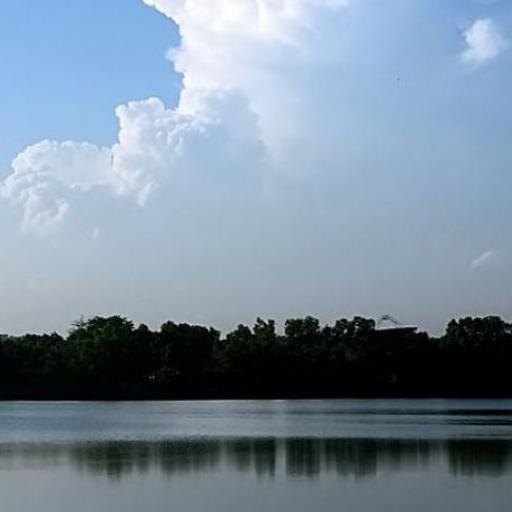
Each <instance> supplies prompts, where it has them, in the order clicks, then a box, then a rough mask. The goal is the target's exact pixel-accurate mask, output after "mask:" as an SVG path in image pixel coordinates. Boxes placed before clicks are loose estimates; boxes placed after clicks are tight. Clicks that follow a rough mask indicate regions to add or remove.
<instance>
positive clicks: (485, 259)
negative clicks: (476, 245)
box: [471, 250, 498, 270]
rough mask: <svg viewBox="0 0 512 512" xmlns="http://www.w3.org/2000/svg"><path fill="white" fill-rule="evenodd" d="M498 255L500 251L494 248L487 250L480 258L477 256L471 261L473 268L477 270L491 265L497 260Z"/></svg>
mask: <svg viewBox="0 0 512 512" xmlns="http://www.w3.org/2000/svg"><path fill="white" fill-rule="evenodd" d="M497 257H498V253H497V252H496V251H494V250H490V251H486V252H484V253H483V254H481V255H480V256H478V258H475V259H474V260H473V261H472V262H471V270H477V269H479V268H481V267H485V266H487V265H490V264H491V263H493V262H494V261H496V258H497Z"/></svg>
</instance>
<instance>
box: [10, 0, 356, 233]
mask: <svg viewBox="0 0 512 512" xmlns="http://www.w3.org/2000/svg"><path fill="white" fill-rule="evenodd" d="M144 2H145V3H146V4H148V5H150V6H152V7H154V8H156V9H158V10H159V11H160V12H162V13H163V14H164V15H166V16H168V17H169V18H171V19H172V20H173V21H174V22H176V23H177V24H178V25H179V28H180V34H181V42H180V45H179V47H178V48H176V49H174V50H173V51H172V52H171V53H172V59H173V60H174V62H175V67H176V69H177V70H178V71H179V72H181V73H182V74H183V82H184V87H183V90H182V93H181V98H180V101H179V103H178V105H177V106H176V108H174V109H169V108H167V107H166V106H165V105H164V104H163V102H162V101H161V100H160V99H158V98H150V99H147V100H143V101H134V102H131V103H128V104H127V105H121V106H119V107H118V108H117V109H116V115H117V118H118V120H119V135H118V141H117V143H115V144H114V145H113V146H112V147H107V148H101V147H97V146H95V145H93V144H88V143H80V142H69V141H68V142H63V143H59V142H55V141H44V142H41V143H39V144H36V145H34V146H31V147H29V148H27V149H25V150H24V151H23V152H22V153H21V154H20V155H18V157H17V158H16V159H15V160H14V162H13V164H12V172H11V174H10V175H9V176H8V177H7V179H6V180H5V181H4V182H3V183H2V184H0V196H1V197H3V198H4V199H6V200H7V201H9V202H10V203H11V204H14V205H17V206H18V207H19V208H20V209H21V211H22V212H23V222H22V225H23V228H24V229H25V230H37V231H40V232H49V231H52V230H54V229H56V228H57V227H58V226H59V225H60V224H61V223H62V222H63V221H64V220H65V219H66V218H67V217H68V216H69V215H71V214H72V213H73V207H74V198H75V197H76V196H77V195H79V194H81V193H86V192H88V191H91V190H93V189H96V188H102V189H104V190H106V191H108V192H109V193H111V194H112V195H113V196H114V197H120V198H126V199H131V200H133V201H134V202H135V203H136V204H138V205H139V206H144V205H145V204H146V203H147V201H148V200H149V198H150V197H151V196H152V194H154V193H155V191H156V190H158V189H159V188H161V187H163V186H164V187H165V186H167V185H172V184H173V183H174V182H175V181H180V180H181V179H183V176H184V175H193V174H194V173H204V168H205V167H208V168H209V169H211V172H217V173H219V176H220V178H222V176H223V175H225V173H226V172H229V173H231V174H236V173H248V172H250V171H251V170H253V169H255V168H258V167H259V166H261V165H263V162H265V163H266V165H267V166H268V164H269V162H270V161H271V159H272V158H273V157H274V156H275V155H276V153H277V152H278V148H279V143H280V141H282V140H284V139H286V138H287V137H289V136H290V133H291V132H292V131H293V127H294V126H297V125H298V123H296V122H294V120H293V113H292V110H293V107H290V106H289V104H290V102H292V103H293V101H294V88H293V84H300V83H301V77H297V79H295V78H294V77H293V69H295V70H296V71H297V70H302V69H303V65H304V63H305V60H308V62H309V63H310V64H311V63H313V62H315V60H317V59H318V58H319V57H318V56H319V55H322V53H324V52H322V51H321V47H322V45H325V41H329V44H332V43H333V42H334V41H335V38H336V37H337V36H338V34H337V29H338V27H333V28H332V29H331V30H327V29H326V26H325V24H321V23H319V20H321V15H322V14H323V13H333V12H335V11H338V10H339V9H340V8H341V7H343V6H344V5H345V4H346V3H347V0H280V1H278V2H276V1H275V0H243V1H240V0H144ZM283 81H285V82H283ZM286 82H287V83H286ZM295 87H298V88H299V91H295V96H300V94H301V92H300V88H301V87H303V86H302V85H299V86H297V85H296V86H295ZM295 100H296V98H295ZM287 105H288V107H287ZM276 112H279V113H280V115H278V116H276Z"/></svg>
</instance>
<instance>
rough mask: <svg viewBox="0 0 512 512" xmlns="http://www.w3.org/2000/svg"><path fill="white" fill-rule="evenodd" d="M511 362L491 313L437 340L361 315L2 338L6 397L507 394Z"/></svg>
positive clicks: (77, 327)
mask: <svg viewBox="0 0 512 512" xmlns="http://www.w3.org/2000/svg"><path fill="white" fill-rule="evenodd" d="M511 363H512V324H510V323H507V322H506V321H504V320H502V319H501V318H499V317H495V316H489V317H486V318H463V319H460V320H452V321H451V322H449V323H448V325H447V326H446V330H445V333H444V335H443V336H440V337H431V336H429V335H428V334H427V333H422V332H415V331H413V330H406V329H387V330H380V329H377V328H376V324H375V321H374V320H372V319H368V318H362V317H355V318H353V319H351V320H348V319H340V320H338V321H336V322H335V323H334V324H332V325H321V323H320V322H319V320H317V319H316V318H313V317H310V316H308V317H305V318H297V319H290V320H287V321H286V323H285V325H284V332H282V333H278V332H277V329H276V325H275V322H274V321H273V320H262V319H261V318H258V319H257V321H256V323H255V324H254V326H252V327H249V326H246V325H239V326H238V327H237V328H236V329H235V330H233V331H232V332H229V333H228V334H226V335H225V336H221V333H220V332H219V331H218V330H216V329H214V328H211V327H203V326H197V325H189V324H177V323H174V322H166V323H164V324H163V325H162V326H161V327H160V329H159V330H151V329H149V328H148V327H147V326H146V325H144V324H141V325H138V326H135V325H134V324H133V322H131V321H130V320H128V319H126V318H123V317H121V316H112V317H108V318H104V317H95V318H91V319H88V320H80V321H78V322H76V323H74V324H73V326H72V328H71V329H70V331H69V333H68V334H67V336H61V335H59V334H57V333H53V334H43V335H39V334H38V335H36V334H26V335H24V336H17V337H14V336H2V337H1V338H0V398H2V399H11V398H16V399H18V398H20V399H51V398H55V399H126V398H129V399H147V398H155V399H157V398H162V399H163V398H166V399H181V398H183V399H185V398H281V397H282V398H285V397H311V398H312V397H359V396H361V397H363V396H376V397H377V396H383V397H389V396H397V397H399V396H404V397H405V396H418V397H421V396H431V397H434V396H439V397H441V396H512V378H511V377H510V365H511Z"/></svg>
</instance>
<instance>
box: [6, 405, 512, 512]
mask: <svg viewBox="0 0 512 512" xmlns="http://www.w3.org/2000/svg"><path fill="white" fill-rule="evenodd" d="M511 503H512V401H510V400H311V401H226V402H222V401H220V402H105V403H99V402H98V403H96V402H76V403H74V402H65V403H57V402H42V403H39V402H4V403H0V511H2V512H3V511H6V512H64V511H65V512H69V511H73V512H85V511H88V512H89V511H94V512H107V511H108V512H117V511H119V512H121V511H122V512H132V511H133V512H135V511H137V512H139V511H142V512H157V511H158V512H160V511H175V512H185V511H186V512H199V511H208V512H231V511H233V512H234V511H237V512H242V511H262V510H265V511H268V512H274V511H275V512H277V511H279V512H288V511H290V512H302V511H312V510H314V511H315V512H330V511H347V512H377V511H379V512H402V511H404V512H405V511H411V510H414V511H416V512H426V511H447V512H448V511H450V512H458V511H461V512H462V511H464V512H473V511H474V512H477V511H478V512H481V511H483V510H485V511H492V512H501V511H507V512H508V511H509V510H510V509H511V508H510V507H511Z"/></svg>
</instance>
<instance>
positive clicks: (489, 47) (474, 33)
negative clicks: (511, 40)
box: [462, 18, 508, 65]
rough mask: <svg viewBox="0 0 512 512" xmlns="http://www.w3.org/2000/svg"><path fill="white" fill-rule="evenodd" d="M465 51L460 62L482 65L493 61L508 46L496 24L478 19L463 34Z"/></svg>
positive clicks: (490, 20) (486, 19) (488, 19)
mask: <svg viewBox="0 0 512 512" xmlns="http://www.w3.org/2000/svg"><path fill="white" fill-rule="evenodd" d="M463 36H464V40H465V42H466V45H467V47H466V49H465V50H464V52H463V53H462V60H463V61H464V62H467V63H470V64H477V65H479V64H484V63H485V62H488V61H491V60H493V59H495V58H496V57H497V56H498V55H499V54H500V53H501V52H502V51H503V50H505V49H506V48H507V46H508V42H507V40H506V39H505V38H504V36H503V35H502V34H501V32H500V29H499V28H498V26H497V25H496V23H495V22H494V21H493V20H492V19H490V18H485V19H478V20H476V21H475V22H474V23H473V24H472V25H471V27H469V28H468V29H467V30H466V31H465V32H464V34H463Z"/></svg>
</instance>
